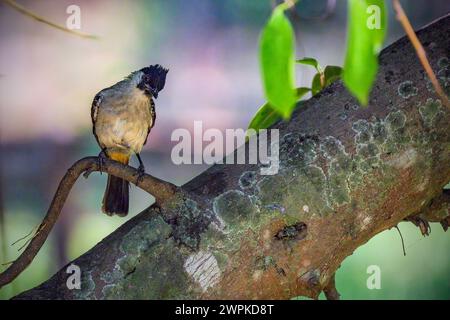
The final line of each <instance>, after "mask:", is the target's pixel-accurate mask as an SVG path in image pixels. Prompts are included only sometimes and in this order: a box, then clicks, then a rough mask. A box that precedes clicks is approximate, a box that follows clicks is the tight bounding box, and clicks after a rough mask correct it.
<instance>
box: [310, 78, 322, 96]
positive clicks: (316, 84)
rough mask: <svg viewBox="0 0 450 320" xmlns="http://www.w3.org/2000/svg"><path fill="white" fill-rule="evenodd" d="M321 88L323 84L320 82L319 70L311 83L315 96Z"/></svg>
mask: <svg viewBox="0 0 450 320" xmlns="http://www.w3.org/2000/svg"><path fill="white" fill-rule="evenodd" d="M321 90H322V85H321V84H320V72H317V73H316V75H315V76H314V78H313V80H312V83H311V93H312V95H313V96H315V95H316V94H318V93H319V92H320V91H321Z"/></svg>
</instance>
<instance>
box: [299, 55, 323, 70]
mask: <svg viewBox="0 0 450 320" xmlns="http://www.w3.org/2000/svg"><path fill="white" fill-rule="evenodd" d="M295 62H297V63H300V64H306V65H309V66H313V67H314V68H316V70H317V72H320V71H321V69H320V65H319V63H318V62H317V60H316V59H314V58H308V57H305V58H303V59H299V60H297V61H295Z"/></svg>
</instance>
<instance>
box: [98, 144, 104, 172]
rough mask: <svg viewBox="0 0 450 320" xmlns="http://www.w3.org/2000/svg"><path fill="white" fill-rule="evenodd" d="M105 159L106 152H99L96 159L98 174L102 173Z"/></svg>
mask: <svg viewBox="0 0 450 320" xmlns="http://www.w3.org/2000/svg"><path fill="white" fill-rule="evenodd" d="M105 159H106V152H105V150H102V151H100V153H99V154H98V157H97V161H98V170H99V171H100V174H102V172H103V166H104V165H105Z"/></svg>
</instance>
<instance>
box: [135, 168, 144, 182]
mask: <svg viewBox="0 0 450 320" xmlns="http://www.w3.org/2000/svg"><path fill="white" fill-rule="evenodd" d="M137 171H138V173H137V180H136V185H139V184H140V183H141V182H142V180H144V176H145V167H144V165H143V164H140V165H139V167H138V169H137Z"/></svg>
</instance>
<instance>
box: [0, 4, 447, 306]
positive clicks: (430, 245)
mask: <svg viewBox="0 0 450 320" xmlns="http://www.w3.org/2000/svg"><path fill="white" fill-rule="evenodd" d="M18 2H19V3H20V4H22V5H24V6H25V7H27V8H28V9H30V10H32V11H34V12H36V13H38V14H40V15H42V16H45V17H46V18H48V19H49V20H51V21H53V22H57V23H59V24H62V25H64V24H65V21H66V19H67V17H68V14H67V13H66V8H67V7H68V6H69V5H71V4H76V5H78V6H79V7H80V8H81V30H80V31H82V32H85V33H91V34H95V35H98V36H99V39H98V40H86V39H81V38H77V37H75V36H72V35H69V34H66V33H63V32H61V31H58V30H55V29H53V28H50V27H48V26H45V25H43V24H41V23H38V22H36V21H33V20H31V19H30V18H27V17H25V16H23V15H21V14H19V13H18V12H16V11H13V10H12V9H11V8H10V7H7V6H6V5H5V4H4V3H3V2H0V141H1V152H0V156H1V159H0V161H1V162H0V206H1V209H2V210H3V212H4V216H5V220H4V222H3V225H2V227H3V230H4V235H3V236H4V237H6V243H5V242H2V243H1V246H0V247H6V248H7V256H6V257H1V261H2V262H6V261H11V260H14V259H15V258H16V257H17V256H18V254H19V253H18V251H17V249H18V248H19V247H20V244H21V243H19V244H17V245H15V246H10V244H11V243H12V242H14V241H15V240H17V239H19V238H21V237H22V236H24V235H26V234H27V233H28V232H30V231H31V230H32V229H33V228H34V227H36V226H37V225H38V224H39V223H40V221H41V219H42V217H43V216H44V214H45V212H46V210H47V207H48V204H49V203H50V201H51V197H52V196H53V192H54V191H55V189H56V186H57V183H58V182H59V179H60V178H61V177H62V175H63V174H64V172H65V170H66V169H67V168H68V167H69V166H70V165H71V164H72V163H73V162H74V161H75V160H77V159H79V158H80V157H83V156H86V155H93V154H97V153H98V152H99V149H98V146H97V145H96V142H95V139H94V137H93V136H92V134H91V132H92V131H91V130H92V129H91V119H90V105H91V102H92V99H93V97H94V95H95V93H97V92H98V91H99V90H101V89H103V88H104V87H106V86H109V85H112V84H114V83H115V82H117V81H118V80H120V79H121V78H122V77H124V76H126V75H127V74H128V73H130V72H131V71H133V70H136V69H140V68H142V67H144V66H146V65H149V64H155V63H160V64H162V65H163V66H165V67H168V68H169V69H170V72H169V74H168V78H167V85H166V88H165V89H164V91H163V92H162V93H161V95H160V97H159V98H158V101H157V105H156V108H157V114H158V116H157V121H156V126H155V128H154V129H153V130H152V133H151V135H150V138H149V142H148V144H147V146H146V148H145V150H144V152H143V159H144V162H145V164H146V169H147V171H149V172H150V173H151V174H153V175H155V176H158V177H160V178H162V179H165V180H168V181H171V182H174V183H176V184H179V185H180V184H183V183H185V182H186V181H189V180H190V179H191V178H192V177H194V176H196V175H198V174H199V173H200V172H202V171H203V170H205V169H206V166H203V165H183V166H175V165H173V164H172V162H171V160H170V151H171V148H172V146H173V145H174V143H172V142H171V141H170V134H171V132H172V131H173V129H175V128H187V129H190V130H192V128H193V122H194V120H202V121H203V123H204V127H205V128H218V129H220V130H224V129H226V128H246V126H247V124H248V122H249V120H250V119H251V118H252V116H253V114H254V113H255V112H256V110H257V109H258V108H259V106H260V105H261V104H262V103H263V102H264V95H263V92H262V87H261V80H260V74H259V62H258V60H257V56H258V53H257V48H258V37H259V32H260V30H261V28H262V26H263V24H264V22H265V20H266V19H267V18H268V16H269V14H270V10H271V7H272V5H273V1H269V0H223V1H213V0H191V1H183V0H161V1H156V0H152V1H119V0H114V1H106V0H104V1H76V2H73V1H65V0H63V1H56V0H41V1H18ZM388 2H389V1H388ZM402 3H403V6H404V8H405V10H406V12H407V13H408V15H409V17H410V19H411V21H412V23H413V25H414V26H415V27H420V26H423V25H425V24H427V23H429V22H431V21H432V20H434V19H436V18H438V17H440V16H442V15H444V14H445V13H447V12H449V9H450V5H449V2H448V1H446V0H432V1H430V0H428V1H425V0H423V1H412V0H411V1H402ZM389 15H390V19H389V20H390V21H389V31H388V37H387V41H386V45H388V44H390V43H392V42H393V41H395V40H396V39H398V38H400V37H401V36H402V35H403V31H402V29H401V28H400V26H399V24H398V23H397V22H396V21H395V17H394V14H393V12H392V8H391V7H390V2H389ZM346 16H347V15H346V1H343V0H341V1H330V0H328V1H321V0H309V1H308V0H303V1H301V2H300V3H299V4H298V6H297V8H296V11H295V12H294V13H293V14H291V21H292V22H293V24H294V27H295V32H296V36H297V45H298V47H297V57H303V56H313V57H315V58H317V59H318V60H319V61H320V63H321V64H322V65H342V64H343V55H344V50H345V26H346ZM312 76H313V71H312V70H310V69H309V68H306V67H305V68H303V67H299V71H298V73H297V83H298V84H299V85H305V84H308V83H310V81H311V78H312ZM133 161H134V160H133ZM132 164H134V165H135V164H136V163H135V162H133V163H132ZM105 183H106V176H105V175H103V176H101V175H99V174H93V175H91V177H90V178H89V180H85V179H80V180H79V181H78V182H77V184H76V186H75V188H74V189H73V190H72V192H71V194H70V197H69V199H68V202H67V203H66V205H65V208H64V210H63V213H62V215H61V218H60V220H59V221H58V223H57V225H56V227H55V229H54V230H53V231H52V234H51V236H50V238H49V239H48V241H47V242H46V244H45V246H44V247H43V249H42V250H41V251H40V253H39V254H38V256H37V257H36V259H35V260H34V261H33V263H32V265H31V266H30V267H29V268H28V269H27V270H26V271H25V272H24V273H23V274H22V275H21V276H20V277H19V278H18V279H16V280H15V281H14V282H13V283H12V284H10V285H8V286H6V287H4V288H3V289H1V290H0V298H1V299H6V298H10V297H12V296H14V295H15V294H17V293H19V292H22V291H23V290H26V289H29V288H32V287H34V286H36V285H38V284H39V283H41V282H42V281H44V280H46V279H48V278H49V277H50V276H51V275H52V274H54V273H55V272H56V271H57V270H58V269H59V268H61V267H62V266H63V265H65V264H66V263H67V262H69V261H70V260H72V259H74V258H76V257H78V256H79V255H80V254H82V253H84V252H86V251H87V250H89V249H90V248H91V247H93V246H94V245H95V244H96V243H97V242H99V241H100V240H101V239H103V238H104V237H105V236H106V235H108V234H109V233H111V232H112V231H114V230H115V229H116V228H117V227H118V226H119V225H121V224H122V223H124V222H125V221H127V220H128V219H130V218H131V217H133V216H134V215H136V214H137V213H139V212H140V211H142V210H143V209H145V208H146V207H147V206H148V205H150V204H151V203H152V201H153V200H152V199H150V198H149V197H148V196H147V195H146V194H145V193H143V192H142V191H140V190H139V189H137V188H134V187H132V189H131V199H130V203H131V206H130V215H129V216H128V217H126V218H118V217H113V218H110V217H107V216H105V215H103V214H101V212H100V204H101V198H102V195H103V191H104V187H105ZM399 227H400V229H401V231H402V233H403V237H404V239H405V246H406V252H407V256H406V257H404V256H403V253H402V246H401V241H400V237H399V235H398V233H397V231H396V230H394V229H393V230H389V231H385V232H383V233H382V234H379V235H378V236H376V237H375V238H373V239H371V240H370V241H369V242H368V243H367V244H365V245H364V246H362V247H360V248H359V249H358V250H357V251H355V252H354V254H353V255H352V256H350V257H348V258H347V259H346V260H345V261H344V263H343V264H342V266H341V268H340V269H339V271H338V273H337V278H336V282H337V286H338V289H339V291H340V293H341V294H342V298H343V299H450V255H449V248H450V237H449V233H444V232H443V231H442V228H441V227H440V226H439V225H438V224H436V225H432V233H431V235H430V237H428V238H423V237H422V236H421V235H420V232H419V230H418V229H417V228H415V227H414V226H412V225H411V224H407V223H402V224H400V225H399ZM0 241H3V240H0ZM22 243H23V242H22ZM370 265H377V266H379V267H380V270H381V289H379V290H377V289H374V290H369V289H367V286H366V281H367V278H368V277H369V274H367V272H366V270H367V267H368V266H370ZM0 268H4V266H2V267H0ZM1 270H2V269H1Z"/></svg>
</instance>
